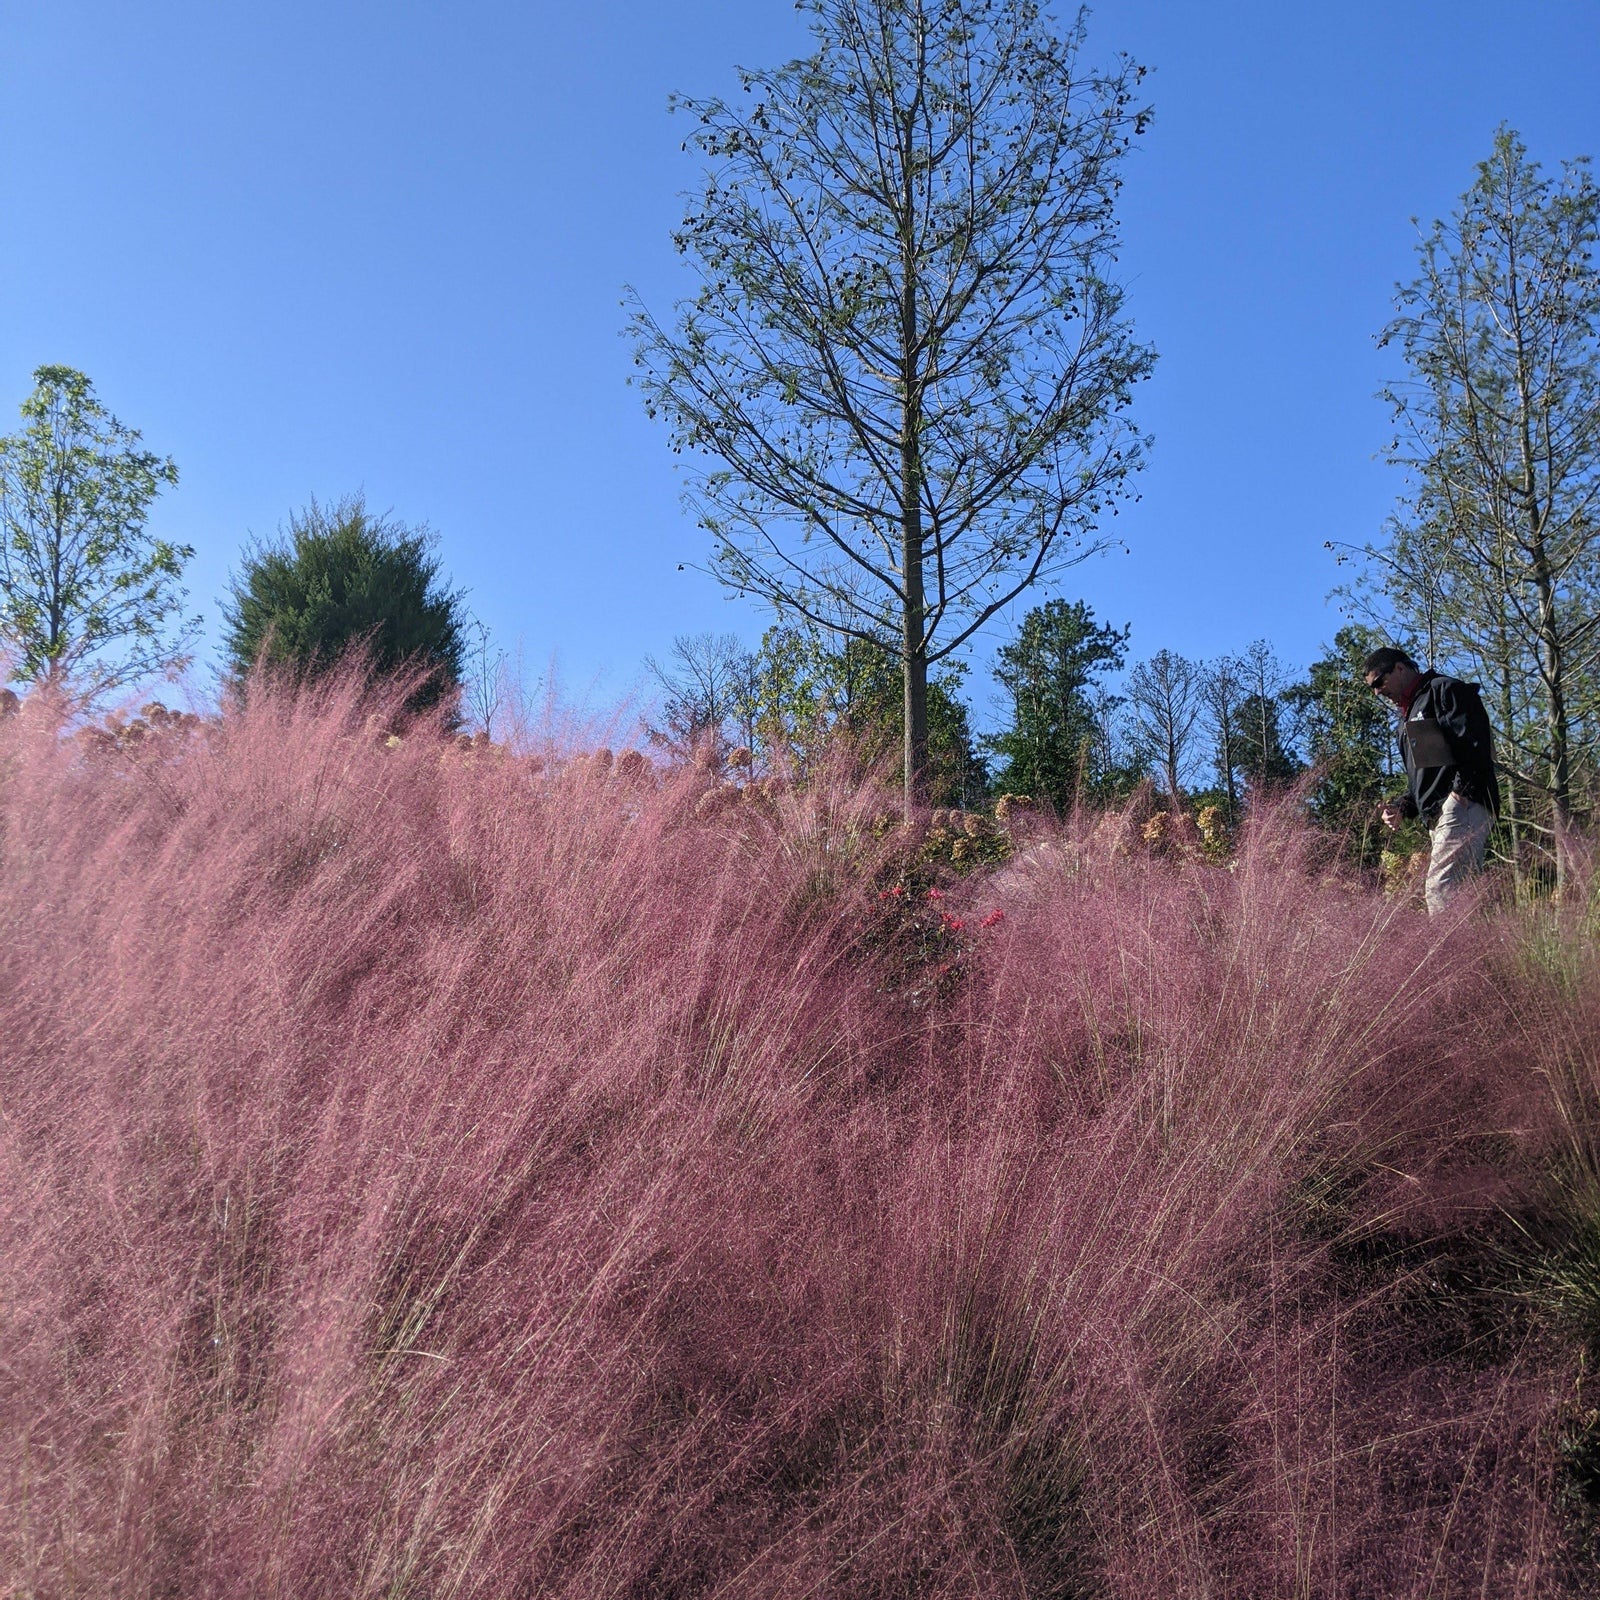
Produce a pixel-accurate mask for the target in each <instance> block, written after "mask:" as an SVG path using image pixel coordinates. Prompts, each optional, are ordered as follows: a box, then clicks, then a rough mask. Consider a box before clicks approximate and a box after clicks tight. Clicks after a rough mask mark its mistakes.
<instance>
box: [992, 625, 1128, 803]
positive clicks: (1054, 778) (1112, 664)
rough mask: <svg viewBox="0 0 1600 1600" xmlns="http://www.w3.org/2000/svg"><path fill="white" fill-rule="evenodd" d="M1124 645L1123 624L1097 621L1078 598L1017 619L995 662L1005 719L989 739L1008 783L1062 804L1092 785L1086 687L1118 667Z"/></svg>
mask: <svg viewBox="0 0 1600 1600" xmlns="http://www.w3.org/2000/svg"><path fill="white" fill-rule="evenodd" d="M1127 644H1128V630H1127V629H1126V628H1114V627H1110V626H1107V625H1106V624H1104V623H1098V622H1096V621H1095V620H1094V613H1093V612H1092V611H1091V610H1090V609H1089V607H1088V606H1087V605H1086V604H1085V603H1084V602H1083V601H1082V600H1075V601H1071V602H1069V601H1066V600H1049V601H1046V602H1045V604H1044V605H1042V606H1035V607H1034V608H1033V609H1032V610H1031V611H1029V612H1028V614H1027V615H1026V616H1025V617H1024V618H1023V619H1022V625H1021V626H1020V627H1019V628H1018V630H1017V635H1016V637H1015V638H1014V639H1013V640H1011V642H1010V643H1008V644H1005V645H1002V646H1001V647H1000V650H999V653H998V656H997V658H996V663H995V669H994V675H995V677H996V678H997V679H999V681H1000V685H1001V687H1002V688H1003V689H1004V690H1005V691H1006V694H1007V696H1008V697H1009V698H1010V701H1011V726H1010V727H1009V728H1008V729H1007V730H1006V731H1005V732H1004V733H1002V734H999V735H998V736H996V737H995V738H992V739H990V740H989V741H988V745H989V748H990V749H991V750H993V751H994V752H995V753H996V754H997V755H1000V756H1003V757H1005V760H1006V770H1005V786H1006V788H1007V789H1009V790H1011V791H1012V792H1013V793H1016V794H1025V795H1031V796H1033V797H1034V798H1035V799H1039V800H1048V801H1049V802H1050V803H1051V804H1053V805H1056V806H1065V805H1068V804H1070V803H1071V802H1072V800H1073V799H1074V798H1075V797H1076V795H1077V794H1078V793H1079V792H1080V790H1082V789H1085V788H1086V789H1088V790H1090V791H1093V790H1095V789H1096V788H1097V787H1098V785H1099V781H1100V780H1101V779H1102V778H1103V777H1104V776H1105V773H1104V772H1103V770H1100V769H1101V767H1102V765H1103V763H1102V762H1101V760H1100V759H1099V757H1100V755H1101V751H1102V740H1101V738H1100V723H1099V718H1098V717H1097V715H1096V708H1095V704H1094V701H1093V699H1092V694H1093V691H1094V689H1095V688H1096V687H1097V686H1098V684H1099V680H1100V677H1101V675H1102V674H1103V673H1106V672H1117V671H1120V670H1121V667H1122V663H1123V658H1124V655H1125V653H1126V650H1127Z"/></svg>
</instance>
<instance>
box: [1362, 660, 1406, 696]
mask: <svg viewBox="0 0 1600 1600" xmlns="http://www.w3.org/2000/svg"><path fill="white" fill-rule="evenodd" d="M1399 665H1400V663H1399V662H1398V661H1391V662H1390V663H1389V665H1388V666H1386V667H1385V668H1384V669H1383V671H1382V672H1380V673H1379V674H1378V676H1377V677H1376V678H1374V679H1372V681H1371V682H1370V683H1368V685H1367V687H1368V688H1369V689H1370V690H1371V691H1372V692H1373V693H1374V694H1381V693H1382V692H1383V686H1384V684H1386V683H1387V682H1388V681H1389V674H1390V673H1392V672H1393V671H1394V669H1395V668H1396V667H1398V666H1399Z"/></svg>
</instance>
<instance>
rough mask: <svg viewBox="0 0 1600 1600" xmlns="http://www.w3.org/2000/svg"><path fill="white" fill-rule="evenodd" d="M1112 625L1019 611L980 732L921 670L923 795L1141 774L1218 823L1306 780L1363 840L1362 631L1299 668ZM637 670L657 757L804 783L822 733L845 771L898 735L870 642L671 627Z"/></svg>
mask: <svg viewBox="0 0 1600 1600" xmlns="http://www.w3.org/2000/svg"><path fill="white" fill-rule="evenodd" d="M1129 637H1130V630H1129V629H1127V628H1117V627H1113V626H1110V625H1108V624H1105V623H1102V622H1099V621H1097V620H1096V618H1095V616H1094V613H1093V611H1092V610H1091V608H1090V607H1089V606H1088V605H1087V604H1086V603H1085V602H1083V601H1081V600H1077V601H1071V602H1069V601H1066V600H1062V599H1059V598H1058V599H1051V600H1048V601H1046V602H1044V603H1043V604H1042V605H1038V606H1035V607H1033V608H1032V609H1031V610H1029V611H1028V612H1027V613H1026V615H1025V616H1024V617H1023V618H1022V620H1021V623H1020V625H1019V626H1018V627H1017V629H1016V631H1015V633H1014V635H1013V636H1012V638H1011V639H1010V640H1009V641H1008V642H1006V643H1005V644H1003V645H1002V646H1001V647H1000V648H999V650H998V651H997V652H996V656H995V660H994V664H993V669H992V670H993V676H994V680H995V686H996V690H997V692H998V697H999V699H1000V701H1001V703H1002V704H1003V705H1004V707H1005V721H1004V723H1003V725H1002V727H1001V728H1000V730H999V731H998V732H993V733H980V732H978V731H977V728H976V725H975V719H974V717H973V713H972V710H971V707H970V705H969V704H968V702H967V700H966V698H965V697H964V694H963V686H964V685H963V680H964V679H965V677H966V676H967V673H968V668H967V666H966V664H965V663H952V664H949V665H947V666H945V667H944V668H943V670H942V671H939V672H937V673H935V674H934V675H932V676H931V677H930V679H929V685H928V727H929V736H928V747H927V756H926V761H927V768H926V785H927V787H926V794H927V797H928V802H929V804H931V805H933V806H937V807H976V806H982V805H985V804H987V803H988V802H989V801H991V800H993V799H995V798H997V797H998V796H1000V795H1002V794H1012V795H1017V796H1021V797H1024V798H1027V799H1029V800H1032V801H1034V802H1035V803H1038V804H1040V805H1043V806H1046V807H1049V808H1050V809H1053V810H1057V811H1065V810H1069V809H1071V808H1072V807H1074V806H1076V805H1079V804H1091V805H1108V804H1116V803H1118V802H1120V801H1122V800H1125V799H1126V798H1128V797H1129V796H1130V795H1131V794H1132V793H1133V792H1134V791H1135V790H1136V789H1138V788H1139V787H1140V786H1142V785H1145V784H1150V785H1152V786H1153V787H1154V788H1155V789H1156V790H1157V792H1158V793H1159V794H1160V795H1161V796H1162V797H1163V798H1164V801H1165V803H1166V804H1168V805H1170V806H1181V807H1187V808H1189V809H1198V808H1200V807H1202V806H1206V805H1213V806H1215V807H1217V808H1218V810H1219V812H1220V813H1221V815H1222V816H1223V817H1225V818H1227V819H1230V820H1237V819H1238V818H1239V817H1240V816H1241V815H1242V814H1243V812H1244V810H1245V808H1246V806H1247V803H1248V802H1249V800H1250V799H1252V798H1254V797H1258V796H1260V795H1263V794H1268V793H1273V792H1276V791H1281V790H1282V789H1284V788H1286V787H1287V786H1288V785H1290V784H1292V783H1295V782H1297V781H1299V780H1301V779H1302V778H1308V781H1309V785H1310V786H1309V790H1308V802H1309V804H1310V806H1311V808H1312V810H1313V813H1314V814H1315V815H1316V816H1317V817H1318V818H1319V819H1320V820H1322V821H1324V822H1326V823H1328V824H1330V825H1332V826H1336V827H1338V828H1340V829H1344V830H1349V831H1352V832H1353V833H1354V834H1355V835H1356V836H1357V838H1358V841H1359V842H1358V848H1361V849H1364V850H1365V851H1366V852H1367V853H1369V854H1370V853H1371V851H1372V849H1373V848H1374V846H1375V835H1374V834H1373V831H1372V829H1371V827H1370V823H1371V820H1372V813H1373V810H1374V808H1375V807H1376V805H1377V804H1378V802H1379V801H1380V800H1381V799H1382V798H1383V797H1384V795H1385V794H1386V793H1388V792H1389V790H1390V789H1392V787H1393V784H1394V782H1395V780H1396V776H1397V768H1396V751H1395V744H1394V735H1393V726H1392V723H1391V720H1390V718H1389V716H1388V714H1387V713H1386V711H1385V710H1384V708H1383V707H1382V706H1381V704H1380V703H1379V702H1378V701H1377V700H1376V698H1375V697H1374V696H1373V695H1372V694H1371V693H1370V692H1369V691H1368V690H1367V688H1366V686H1365V684H1364V683H1363V682H1362V679H1361V663H1362V660H1363V659H1364V657H1365V656H1366V655H1367V653H1368V652H1369V651H1370V650H1372V649H1373V648H1375V646H1376V643H1377V642H1378V635H1377V634H1376V632H1375V631H1374V630H1372V629H1370V628H1367V627H1364V626H1362V625H1360V624H1351V625H1349V626H1347V627H1345V628H1342V629H1341V630H1340V631H1339V632H1338V634H1337V635H1336V637H1335V639H1334V641H1333V643H1332V644H1331V645H1330V646H1329V647H1328V649H1327V651H1326V652H1325V653H1324V654H1323V655H1322V656H1320V657H1319V658H1318V659H1317V660H1316V661H1314V662H1313V663H1311V665H1310V667H1309V669H1308V670H1307V671H1306V672H1305V674H1304V676H1302V677H1293V676H1292V675H1291V674H1290V672H1289V670H1288V668H1287V667H1286V666H1285V665H1284V663H1283V662H1282V661H1281V660H1280V659H1279V657H1278V656H1277V654H1276V652H1275V651H1274V650H1273V648H1272V646H1271V645H1270V644H1269V643H1268V642H1267V641H1266V640H1256V641H1255V642H1254V643H1252V644H1251V645H1249V646H1248V647H1247V648H1245V649H1244V650H1242V651H1240V652H1238V653H1237V654H1232V655H1225V656H1221V657H1218V658H1217V659H1215V660H1210V661H1196V660H1190V659H1188V658H1186V657H1184V656H1182V655H1179V654H1178V653H1177V652H1175V651H1172V650H1160V651H1157V652H1156V653H1155V654H1154V655H1152V656H1150V657H1148V658H1146V659H1143V660H1139V661H1136V662H1134V663H1132V664H1131V665H1130V664H1129V663H1128V659H1127V655H1128V643H1129ZM646 664H647V666H648V668H649V671H650V673H651V676H652V678H653V681H654V687H655V688H656V690H657V691H658V697H659V698H658V704H659V711H658V713H657V715H656V716H655V718H654V719H653V720H652V721H651V722H650V724H649V726H648V730H647V731H648V737H649V739H650V741H651V742H652V743H653V744H654V746H655V747H656V748H657V749H658V750H659V751H660V752H661V753H662V754H663V755H665V756H666V757H667V758H668V759H672V760H680V761H691V760H698V761H700V762H701V763H702V764H704V765H707V766H708V767H710V768H712V769H713V770H715V771H718V772H721V773H727V774H730V775H731V774H737V773H739V772H741V771H745V772H750V773H755V772H762V771H772V770H782V771H785V772H787V773H790V774H798V775H799V776H801V777H803V776H804V773H805V770H806V768H807V767H808V765H811V764H812V763H814V762H815V761H816V760H817V759H818V758H819V757H820V755H821V753H822V751H823V750H824V749H825V748H826V747H827V746H828V745H829V744H830V743H831V742H833V741H835V740H837V739H838V738H840V736H844V737H845V738H847V740H848V742H849V744H850V746H851V748H852V749H853V750H854V751H855V752H856V754H857V757H858V759H859V760H860V761H861V762H862V764H863V765H864V766H867V765H872V764H878V765H880V766H881V765H882V764H883V763H885V762H887V761H889V760H891V759H892V758H893V757H894V755H895V754H896V753H897V752H898V751H899V749H900V747H901V742H902V732H903V729H902V725H901V717H902V715H903V704H902V701H901V698H900V695H899V692H898V691H899V674H898V671H897V664H896V662H895V660H894V657H893V655H892V653H891V651H890V650H889V649H887V648H886V647H881V646H874V645H873V644H872V643H871V642H869V641H861V640H854V639H852V640H848V641H845V642H844V643H843V644H840V643H837V642H835V641H833V640H832V639H830V637H829V636H828V635H827V634H826V633H824V632H823V631H822V630H821V629H818V628H814V627H808V626H806V625H804V624H797V623H794V622H780V623H777V624H774V625H773V626H772V627H770V628H769V629H767V631H766V632H765V633H764V634H763V636H762V638H761V640H760V642H759V644H758V645H756V646H755V647H754V648H747V647H745V645H744V644H743V643H742V642H741V641H740V640H739V639H738V637H737V636H736V635H734V634H731V633H722V634H718V633H711V632H708V633H700V634H693V635H682V636H680V637H678V638H677V639H676V640H674V642H673V645H672V649H671V651H670V653H669V654H668V656H667V657H666V658H665V659H663V660H657V659H655V658H647V663H646Z"/></svg>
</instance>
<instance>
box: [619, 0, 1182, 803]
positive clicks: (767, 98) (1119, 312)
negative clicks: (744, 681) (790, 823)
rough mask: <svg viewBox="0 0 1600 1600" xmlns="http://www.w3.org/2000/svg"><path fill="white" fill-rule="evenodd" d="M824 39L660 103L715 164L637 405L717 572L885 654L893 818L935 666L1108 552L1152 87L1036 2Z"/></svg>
mask: <svg viewBox="0 0 1600 1600" xmlns="http://www.w3.org/2000/svg"><path fill="white" fill-rule="evenodd" d="M804 9H807V10H809V11H810V13H811V16H812V25H813V32H814V35H815V38H816V43H817V48H816V50H815V52H814V53H813V54H812V55H810V56H808V57H806V58H805V59H804V60H800V61H795V62H792V63H790V64H789V65H787V66H783V67H779V68H776V69H773V70H769V71H751V72H745V73H744V74H743V75H742V76H743V87H744V89H745V91H746V94H747V96H748V99H747V100H746V101H745V102H743V103H740V104H734V103H730V102H728V101H724V100H721V99H716V98H712V99H704V100H691V99H684V100H681V101H679V102H678V105H679V107H680V108H681V109H682V110H684V111H686V112H687V113H688V114H689V115H690V116H692V117H693V118H694V119H695V128H694V130H693V132H692V133H691V135H690V140H689V142H690V143H691V144H692V145H693V146H694V147H695V149H696V150H698V151H699V152H700V154H701V155H703V156H704V157H705V158H706V159H707V161H708V163H709V167H708V172H707V176H706V179H705V184H704V188H703V190H702V191H701V193H700V194H699V196H698V197H697V198H696V199H695V201H694V202H693V204H692V205H691V207H690V209H689V212H688V215H687V216H686V217H685V219H684V223H683V226H682V228H681V229H680V230H679V231H678V233H677V234H676V236H675V238H676V243H677V246H678V249H679V251H680V252H681V253H682V254H684V255H685V256H686V257H688V258H689V259H690V261H691V262H692V264H693V266H694V268H695V270H696V273H697V275H698V277H699V280H700V286H699V290H698V292H697V294H696V295H695V296H694V298H693V299H691V300H689V301H688V302H686V303H684V304H682V305H680V306H679V307H678V308H677V317H676V326H675V327H672V328H669V327H667V326H664V325H663V324H662V323H660V322H658V321H657V320H656V318H655V317H654V316H652V315H651V314H650V312H649V311H648V310H647V309H645V308H644V307H643V306H642V305H636V314H635V317H634V322H633V328H634V332H635V334H636V336H637V341H638V343H637V359H638V362H639V365H640V368H641V378H640V383H641V387H642V389H643V393H644V398H645V402H646V406H647V409H648V410H649V411H650V413H651V414H652V415H660V416H662V417H664V418H665V419H666V420H667V421H668V423H669V424H670V426H671V429H672V440H673V445H674V448H675V449H677V450H681V451H687V452H689V454H690V456H691V458H692V459H693V461H694V464H695V465H694V477H693V480H692V481H693V492H692V498H693V501H694V504H695V505H696V507H697V509H698V512H699V514H700V517H701V520H702V522H703V525H704V526H705V527H706V528H707V529H708V530H709V531H710V532H711V534H712V536H713V538H714V541H715V543H714V557H713V570H714V571H715V572H716V573H717V574H718V576H720V577H721V578H722V579H723V580H724V581H725V582H727V583H728V584H730V585H731V586H732V587H734V588H735V589H737V590H739V591H741V592H746V593H751V594H755V595H758V596H761V597H763V598H765V599H767V600H768V601H770V602H772V603H773V604H774V606H776V607H777V608H778V610H779V612H780V614H787V615H796V616H799V617H801V618H802V619H804V620H805V621H806V622H808V623H809V624H810V625H812V626H814V627H823V628H826V629H829V630H831V631H832V632H834V633H837V634H838V635H840V636H842V637H844V638H851V639H857V640H862V641H866V642H868V643H869V644H870V645H871V646H872V647H873V648H881V649H882V650H884V651H886V652H888V656H889V659H890V660H891V661H892V662H893V664H894V665H895V666H896V667H897V668H898V670H899V671H900V673H901V679H902V698H903V701H904V710H903V714H902V726H903V728H904V766H905V783H906V799H907V804H908V806H909V805H911V804H912V803H913V802H914V801H915V800H916V799H917V798H918V797H919V792H920V788H921V772H922V766H923V763H924V757H925V752H926V747H927V737H928V701H927V682H928V668H929V666H930V664H932V663H935V662H938V661H940V660H942V659H945V658H947V657H949V656H950V654H951V653H952V652H953V651H955V650H957V649H959V648H960V647H961V645H962V644H963V643H964V642H965V641H967V640H968V639H970V638H971V637H972V635H973V634H974V632H975V631H976V630H977V629H978V628H980V627H981V626H982V625H983V623H984V622H986V621H987V620H988V619H989V618H990V617H992V616H994V615H995V614H996V612H998V611H999V610H1000V609H1001V608H1002V607H1003V606H1005V605H1006V604H1008V603H1009V602H1010V601H1011V600H1013V599H1015V598H1016V597H1017V596H1018V595H1019V594H1021V593H1022V592H1023V591H1024V590H1025V589H1026V588H1027V586H1028V585H1029V584H1031V583H1033V582H1034V581H1035V580H1037V579H1039V578H1040V577H1042V576H1044V575H1045V574H1047V573H1049V572H1052V571H1055V570H1059V569H1060V568H1061V567H1062V566H1064V565H1065V564H1067V563H1068V562H1070V561H1073V560H1077V559H1081V558H1082V557H1083V556H1084V555H1085V554H1086V553H1088V552H1089V551H1090V550H1092V549H1095V548H1098V547H1100V545H1101V544H1102V543H1103V540H1102V537H1101V534H1100V532H1099V529H1098V522H1099V518H1100V517H1101V515H1102V514H1103V513H1104V512H1106V511H1107V510H1108V509H1114V502H1115V500H1116V499H1117V497H1118V496H1119V495H1121V494H1122V493H1123V492H1124V491H1125V489H1126V487H1127V480H1128V478H1129V475H1130V474H1131V473H1132V472H1133V471H1134V470H1135V469H1136V468H1137V467H1138V466H1139V465H1140V463H1141V460H1142V455H1143V450H1144V446H1145V441H1144V440H1143V438H1142V437H1141V436H1140V435H1139V434H1138V433H1137V431H1136V430H1135V429H1134V428H1133V427H1132V426H1131V425H1130V423H1129V422H1128V419H1127V415H1126V412H1127V407H1128V405H1129V402H1130V398H1131V393H1132V389H1133V386H1134V385H1135V384H1136V383H1137V382H1138V381H1139V380H1140V379H1141V378H1143V377H1145V376H1146V375H1147V374H1148V373H1149V371H1150V368H1151V365H1152V363H1153V359H1154V357H1153V354H1152V352H1151V351H1150V350H1149V348H1148V347H1146V346H1144V345H1141V344H1139V343H1138V342H1137V341H1136V340H1135V339H1134V337H1133V334H1132V332H1131V329H1130V325H1129V323H1128V320H1127V318H1126V316H1125V314H1124V308H1123V296H1122V293H1121V290H1120V289H1119V288H1118V287H1117V284H1116V282H1115V280H1114V267H1113V263H1114V258H1115V254H1116V249H1117V229H1116V218H1115V202H1116V197H1117V193H1118V190H1119V187H1120V184H1121V176H1120V170H1121V162H1122V158H1123V156H1124V155H1125V153H1126V151H1127V149H1128V146H1129V143H1130V140H1131V138H1132V137H1133V135H1134V134H1135V133H1136V132H1138V131H1139V130H1140V129H1142V127H1143V126H1144V122H1145V120H1146V117H1147V116H1148V111H1147V110H1146V109H1145V108H1144V107H1143V106H1142V105H1140V104H1138V103H1137V102H1136V100H1135V94H1136V90H1137V86H1138V83H1139V80H1140V77H1141V75H1142V69H1140V68H1137V67H1135V66H1133V65H1132V64H1131V63H1129V62H1127V61H1126V60H1121V61H1118V62H1117V63H1116V64H1114V65H1113V66H1111V67H1110V68H1108V69H1106V70H1104V71H1095V70H1092V69H1090V68H1088V67H1086V66H1085V65H1084V64H1083V63H1082V61H1081V60H1080V46H1081V44H1082V42H1083V28H1082V23H1081V20H1080V22H1079V24H1078V25H1077V26H1074V27H1073V28H1071V29H1069V30H1067V31H1066V32H1065V33H1064V34H1063V33H1058V32H1056V31H1055V30H1054V29H1053V28H1052V27H1051V26H1050V24H1049V23H1048V21H1047V19H1046V18H1045V16H1044V14H1043V12H1042V10H1041V8H1040V6H1039V5H1038V4H1036V3H1035V0H805V5H804Z"/></svg>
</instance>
